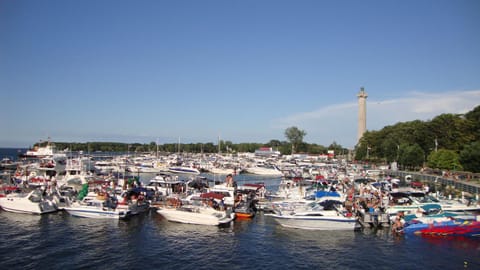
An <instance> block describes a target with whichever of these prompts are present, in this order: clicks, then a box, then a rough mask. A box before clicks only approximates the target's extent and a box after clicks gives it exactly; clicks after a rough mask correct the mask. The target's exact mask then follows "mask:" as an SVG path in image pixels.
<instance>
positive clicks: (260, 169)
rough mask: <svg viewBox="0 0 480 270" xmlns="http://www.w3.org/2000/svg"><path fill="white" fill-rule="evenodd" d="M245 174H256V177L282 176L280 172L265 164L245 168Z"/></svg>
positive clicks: (274, 167)
mask: <svg viewBox="0 0 480 270" xmlns="http://www.w3.org/2000/svg"><path fill="white" fill-rule="evenodd" d="M244 170H245V171H246V172H247V173H251V174H257V175H264V176H272V177H274V176H276V177H280V176H283V172H282V171H280V170H279V169H278V168H277V167H276V166H274V165H267V164H256V165H255V166H252V167H247V168H245V169H244Z"/></svg>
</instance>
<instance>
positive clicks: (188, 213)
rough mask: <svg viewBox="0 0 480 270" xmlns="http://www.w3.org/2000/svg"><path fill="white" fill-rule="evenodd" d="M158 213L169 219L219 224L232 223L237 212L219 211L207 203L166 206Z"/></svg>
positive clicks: (201, 223)
mask: <svg viewBox="0 0 480 270" xmlns="http://www.w3.org/2000/svg"><path fill="white" fill-rule="evenodd" d="M157 213H159V214H160V215H162V216H163V217H164V218H165V219H167V220H168V221H173V222H180V223H188V224H197V225H214V226H218V225H221V224H226V223H230V222H231V221H232V220H233V219H234V218H235V214H234V213H231V212H230V211H219V210H216V209H214V208H213V207H210V206H206V205H205V206H204V205H181V206H180V205H177V207H169V206H165V207H161V208H159V209H158V210H157Z"/></svg>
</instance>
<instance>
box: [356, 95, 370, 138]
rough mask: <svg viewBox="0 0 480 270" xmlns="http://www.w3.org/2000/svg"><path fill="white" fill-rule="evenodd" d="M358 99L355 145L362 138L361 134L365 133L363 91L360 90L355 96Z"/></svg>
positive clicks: (364, 99) (365, 109)
mask: <svg viewBox="0 0 480 270" xmlns="http://www.w3.org/2000/svg"><path fill="white" fill-rule="evenodd" d="M357 97H358V134H357V143H358V142H360V139H361V138H362V136H363V133H365V131H367V97H368V95H367V93H366V92H365V89H363V87H362V88H360V92H359V93H358V94H357Z"/></svg>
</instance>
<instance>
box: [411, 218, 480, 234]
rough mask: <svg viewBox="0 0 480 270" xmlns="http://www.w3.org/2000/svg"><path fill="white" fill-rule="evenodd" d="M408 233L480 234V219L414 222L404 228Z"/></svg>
mask: <svg viewBox="0 0 480 270" xmlns="http://www.w3.org/2000/svg"><path fill="white" fill-rule="evenodd" d="M403 231H404V232H405V233H407V234H416V235H439V236H469V237H479V236H480V221H473V220H465V221H461V220H452V221H444V222H434V223H432V224H422V223H419V224H412V225H409V226H407V227H405V228H404V229H403Z"/></svg>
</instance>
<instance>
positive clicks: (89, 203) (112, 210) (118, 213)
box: [64, 197, 130, 219]
mask: <svg viewBox="0 0 480 270" xmlns="http://www.w3.org/2000/svg"><path fill="white" fill-rule="evenodd" d="M86 198H87V197H85V198H84V200H82V201H81V202H75V203H73V204H72V205H71V206H70V207H65V208H64V210H65V211H67V212H68V213H69V214H70V215H72V216H77V217H86V218H98V219H121V218H125V217H127V216H128V215H129V214H130V211H128V210H124V209H117V208H116V205H115V204H112V203H111V202H110V201H108V200H107V201H105V200H100V199H87V200H86Z"/></svg>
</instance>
